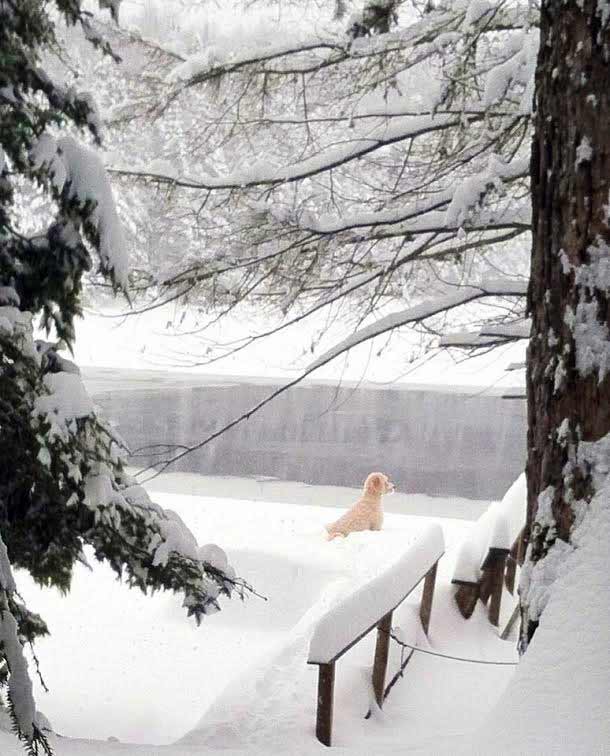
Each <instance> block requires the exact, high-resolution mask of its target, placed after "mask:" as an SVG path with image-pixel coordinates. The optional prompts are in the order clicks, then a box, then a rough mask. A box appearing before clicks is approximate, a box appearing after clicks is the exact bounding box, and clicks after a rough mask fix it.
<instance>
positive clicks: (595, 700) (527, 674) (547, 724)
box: [477, 487, 610, 756]
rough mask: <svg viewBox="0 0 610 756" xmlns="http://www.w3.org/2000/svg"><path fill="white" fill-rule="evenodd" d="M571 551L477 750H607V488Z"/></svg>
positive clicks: (573, 752) (609, 731)
mask: <svg viewBox="0 0 610 756" xmlns="http://www.w3.org/2000/svg"><path fill="white" fill-rule="evenodd" d="M573 542H574V545H575V547H576V548H575V549H574V551H572V553H571V554H570V555H569V556H568V557H567V559H566V560H565V562H564V563H563V565H562V567H561V568H560V576H559V578H558V579H557V581H556V582H555V584H554V585H553V587H552V589H551V596H550V598H549V602H548V604H547V606H546V609H545V611H544V614H543V615H542V617H541V619H540V625H539V627H538V629H537V631H536V634H535V635H534V638H533V640H532V642H531V644H530V646H529V647H528V650H527V652H526V654H525V655H524V657H523V660H522V661H521V663H520V665H519V667H518V668H517V672H516V674H515V676H514V678H513V679H512V680H511V682H510V684H509V686H508V688H507V689H506V691H505V693H504V695H503V696H502V698H501V700H500V701H499V703H498V705H497V707H496V708H495V709H494V711H493V713H492V715H491V716H490V718H489V720H488V722H487V723H486V725H485V726H484V728H483V729H482V731H481V734H480V739H477V748H478V749H479V750H477V753H479V752H480V753H501V754H524V753H536V754H544V755H547V754H548V755H549V756H550V755H551V754H558V753H562V754H570V756H577V754H582V756H585V754H586V755H587V756H590V755H591V754H602V753H608V749H609V748H610V717H609V716H608V701H610V653H609V652H608V649H609V648H610V623H609V622H608V613H609V611H610V550H609V549H608V544H609V543H610V488H609V487H606V489H605V490H602V491H601V492H600V493H599V494H598V495H597V496H596V497H595V498H594V500H593V501H592V502H591V508H590V511H589V514H588V516H587V517H586V518H585V521H584V522H583V524H582V525H581V526H580V527H579V528H577V529H576V531H575V532H574V534H573Z"/></svg>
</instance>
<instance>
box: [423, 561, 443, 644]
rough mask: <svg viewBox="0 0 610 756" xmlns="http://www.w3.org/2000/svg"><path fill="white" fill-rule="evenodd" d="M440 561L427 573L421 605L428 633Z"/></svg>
mask: <svg viewBox="0 0 610 756" xmlns="http://www.w3.org/2000/svg"><path fill="white" fill-rule="evenodd" d="M437 567H438V562H435V563H434V565H433V566H432V567H431V568H430V569H429V570H428V572H427V573H426V579H425V580H424V590H423V592H422V597H421V604H420V605H419V617H420V619H421V624H422V627H423V628H424V633H426V635H428V628H429V627H430V615H431V614H432V599H433V598H434V585H435V583H436V568H437Z"/></svg>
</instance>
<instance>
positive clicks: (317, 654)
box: [307, 523, 445, 746]
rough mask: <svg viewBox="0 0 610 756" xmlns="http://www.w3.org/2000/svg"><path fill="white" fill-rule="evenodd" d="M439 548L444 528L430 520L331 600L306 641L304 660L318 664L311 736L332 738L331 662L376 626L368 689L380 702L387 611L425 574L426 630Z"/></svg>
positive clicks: (423, 607) (423, 619) (442, 544)
mask: <svg viewBox="0 0 610 756" xmlns="http://www.w3.org/2000/svg"><path fill="white" fill-rule="evenodd" d="M444 551H445V540H444V537H443V531H442V529H441V527H440V525H438V524H436V523H433V524H431V525H429V526H428V527H427V528H426V530H424V531H423V532H422V534H421V536H420V537H419V538H418V539H417V541H416V542H415V543H414V544H413V545H412V546H410V548H409V549H408V551H407V552H406V553H405V554H404V555H403V556H402V557H401V558H400V559H399V560H398V562H396V563H395V564H394V565H392V566H391V567H390V568H389V569H388V570H386V571H385V572H384V573H382V574H381V575H378V576H377V577H376V578H375V579H374V580H371V581H370V582H369V583H367V584H366V585H364V586H362V588H360V589H359V590H357V591H355V592H354V593H352V594H351V595H349V596H347V597H346V598H345V599H343V601H341V602H339V603H338V604H336V605H335V606H334V607H333V608H332V609H330V610H329V611H328V612H327V613H326V614H325V615H324V616H323V617H322V619H321V620H320V621H319V622H318V624H317V626H316V628H315V630H314V633H313V636H312V638H311V641H310V644H309V657H308V660H307V663H308V664H316V665H318V667H319V676H318V696H317V701H318V706H317V713H316V736H317V738H318V740H319V741H320V742H321V743H323V744H324V745H326V746H330V744H331V739H332V720H333V695H334V685H335V662H336V661H337V659H339V658H340V657H341V656H343V654H344V653H345V652H346V651H348V650H349V649H350V648H351V647H352V646H354V645H355V644H356V643H358V641H360V640H362V638H364V636H365V635H368V633H369V632H370V631H371V630H373V629H374V628H375V627H377V645H376V648H375V662H374V665H373V690H374V692H375V699H376V701H377V705H378V706H379V707H380V708H381V706H382V705H383V699H384V697H385V696H384V694H385V675H386V668H387V661H388V652H389V644H390V633H391V630H392V613H393V612H394V609H396V608H397V607H398V606H399V605H400V604H401V603H402V602H403V601H404V600H405V599H406V598H407V596H408V595H409V594H410V593H411V592H412V591H413V590H414V589H415V588H416V587H417V586H418V585H419V583H420V582H421V581H422V580H424V578H425V582H424V588H423V593H422V599H421V603H420V610H419V615H420V619H421V623H422V626H423V629H424V632H425V633H426V634H427V633H428V628H429V625H430V614H431V611H432V598H433V595H434V584H435V580H436V568H437V564H438V561H439V559H440V558H441V556H442V555H443V553H444Z"/></svg>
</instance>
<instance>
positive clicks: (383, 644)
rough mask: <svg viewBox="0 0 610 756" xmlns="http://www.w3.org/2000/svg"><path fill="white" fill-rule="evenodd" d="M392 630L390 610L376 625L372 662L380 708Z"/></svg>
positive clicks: (374, 687) (376, 699)
mask: <svg viewBox="0 0 610 756" xmlns="http://www.w3.org/2000/svg"><path fill="white" fill-rule="evenodd" d="M391 631H392V612H390V613H389V614H386V615H385V617H382V618H381V620H380V621H379V624H378V625H377V643H376V645H375V661H374V662H373V690H374V691H375V701H377V706H379V708H380V709H381V708H382V706H383V695H384V693H385V675H386V671H387V668H388V655H389V651H390V632H391Z"/></svg>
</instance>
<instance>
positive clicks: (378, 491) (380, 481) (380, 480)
mask: <svg viewBox="0 0 610 756" xmlns="http://www.w3.org/2000/svg"><path fill="white" fill-rule="evenodd" d="M364 492H365V493H367V494H369V495H372V496H382V495H383V494H387V493H393V492H394V484H393V483H391V482H390V479H389V478H388V476H387V475H384V474H383V473H379V472H375V473H371V474H370V475H369V476H368V478H367V479H366V480H365V481H364Z"/></svg>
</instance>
